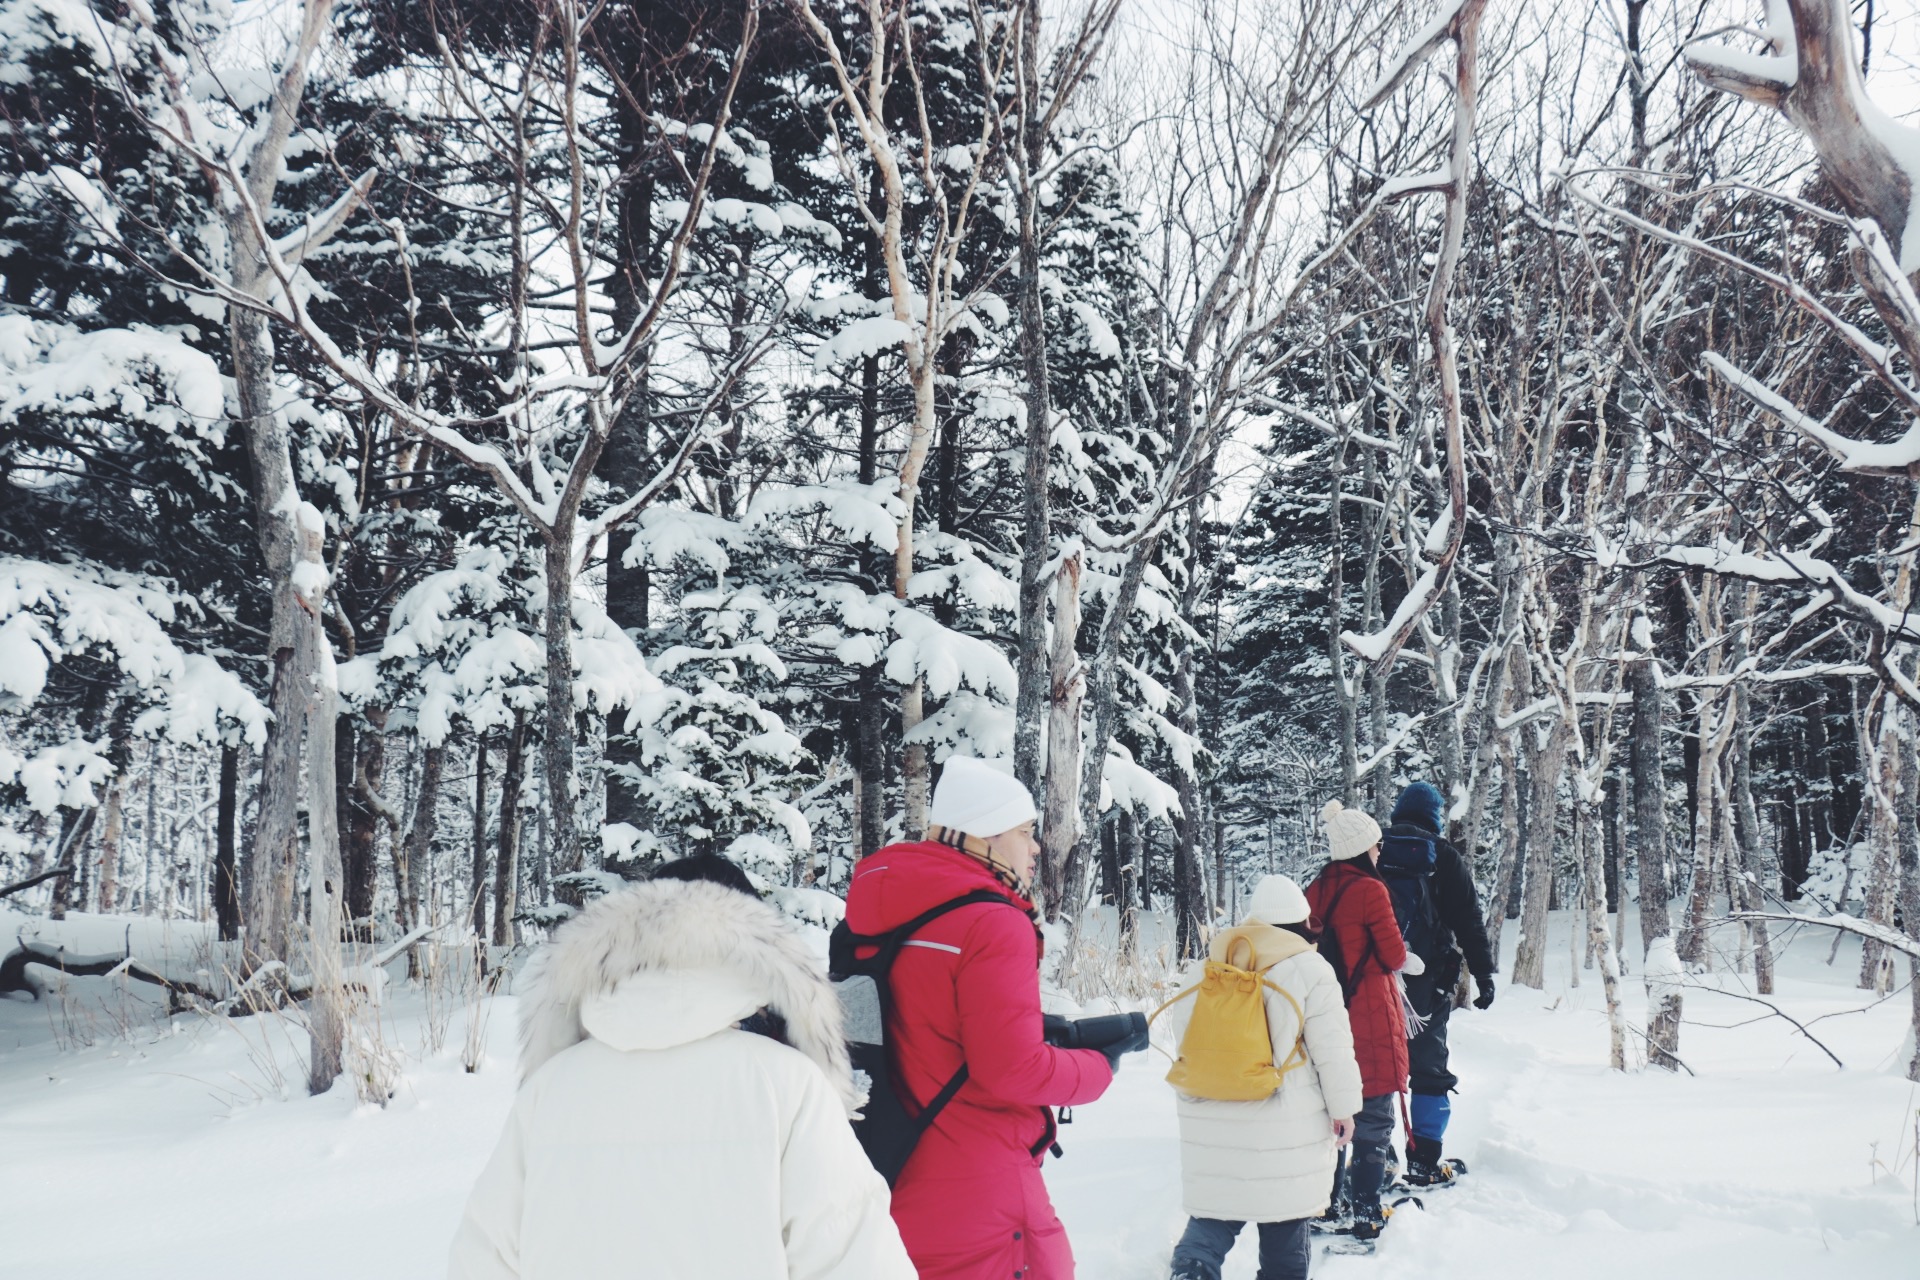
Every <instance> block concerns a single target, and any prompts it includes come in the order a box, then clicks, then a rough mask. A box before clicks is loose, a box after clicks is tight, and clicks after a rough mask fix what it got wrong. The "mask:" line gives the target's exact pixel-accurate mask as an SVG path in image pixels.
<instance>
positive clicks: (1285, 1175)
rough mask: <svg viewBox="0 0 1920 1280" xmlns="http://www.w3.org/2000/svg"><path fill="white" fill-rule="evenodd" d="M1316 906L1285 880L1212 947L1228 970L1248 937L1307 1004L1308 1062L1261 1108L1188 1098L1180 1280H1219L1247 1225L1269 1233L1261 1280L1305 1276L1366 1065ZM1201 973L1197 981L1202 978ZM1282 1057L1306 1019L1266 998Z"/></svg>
mask: <svg viewBox="0 0 1920 1280" xmlns="http://www.w3.org/2000/svg"><path fill="white" fill-rule="evenodd" d="M1308 915H1309V912H1308V909H1307V901H1306V898H1305V897H1304V896H1303V895H1302V894H1301V892H1300V888H1299V886H1298V885H1296V884H1295V883H1294V882H1293V881H1292V880H1290V879H1288V878H1287V877H1286V876H1267V877H1265V878H1264V879H1262V880H1261V881H1260V883H1259V885H1258V886H1257V887H1256V888H1255V889H1254V894H1253V900H1252V902H1251V903H1250V904H1249V907H1248V910H1247V923H1246V924H1244V925H1242V926H1240V927H1239V928H1237V929H1230V930H1227V931H1225V932H1223V933H1221V934H1219V935H1218V936H1216V937H1215V938H1214V939H1213V942H1212V945H1211V947H1210V948H1209V957H1210V958H1211V959H1213V960H1217V961H1224V960H1226V959H1227V957H1228V954H1229V952H1230V951H1235V950H1237V951H1239V952H1240V957H1241V958H1242V959H1244V957H1245V949H1244V948H1240V947H1238V946H1237V943H1238V941H1239V940H1240V939H1245V940H1246V941H1247V942H1249V943H1251V944H1252V947H1253V954H1254V965H1255V967H1256V968H1260V969H1264V970H1265V971H1266V977H1267V979H1268V980H1269V981H1270V982H1272V983H1274V984H1275V985H1277V986H1279V987H1281V988H1283V989H1284V990H1285V991H1286V992H1287V993H1288V994H1290V995H1291V996H1292V997H1293V998H1294V1000H1296V1001H1298V1002H1299V1006H1300V1011H1301V1013H1304V1014H1305V1018H1306V1022H1305V1027H1304V1039H1303V1041H1302V1047H1303V1049H1304V1050H1305V1053H1306V1061H1305V1062H1304V1063H1302V1064H1301V1065H1299V1066H1297V1067H1295V1068H1294V1069H1292V1070H1291V1071H1288V1072H1287V1074H1286V1075H1285V1077H1284V1078H1283V1079H1282V1080H1281V1083H1280V1087H1279V1088H1278V1089H1277V1090H1275V1091H1274V1092H1273V1093H1272V1094H1270V1095H1268V1096H1267V1097H1265V1098H1262V1099H1260V1100H1259V1101H1257V1102H1221V1101H1216V1100H1213V1099H1209V1098H1194V1097H1188V1096H1186V1095H1184V1094H1182V1095H1180V1096H1179V1103H1178V1105H1179V1113H1180V1175H1181V1192H1182V1201H1183V1203H1184V1207H1185V1208H1186V1211H1187V1213H1188V1214H1189V1215H1191V1220H1190V1221H1189V1222H1188V1224H1187V1230H1186V1233H1185V1234H1184V1235H1183V1236H1182V1237H1181V1239H1180V1243H1179V1244H1178V1245H1177V1246H1176V1247H1175V1249H1174V1253H1173V1275H1174V1277H1175V1280H1219V1276H1220V1266H1221V1263H1222V1262H1223V1261H1224V1260H1225V1258H1226V1255H1227V1252H1228V1250H1230V1249H1231V1248H1232V1247H1233V1241H1234V1238H1235V1237H1236V1236H1237V1235H1238V1234H1239V1232H1240V1228H1241V1227H1242V1226H1244V1225H1245V1224H1246V1223H1249V1222H1253V1223H1257V1224H1259V1227H1260V1280H1296V1278H1300V1277H1305V1276H1306V1274H1307V1266H1308V1262H1309V1260H1310V1244H1309V1235H1308V1229H1307V1222H1308V1220H1309V1219H1311V1218H1313V1217H1315V1216H1317V1215H1319V1214H1320V1213H1322V1212H1323V1211H1325V1209H1326V1208H1327V1202H1328V1199H1329V1189H1330V1187H1331V1185H1332V1181H1333V1170H1334V1159H1335V1152H1336V1151H1337V1149H1338V1148H1339V1147H1340V1146H1343V1145H1345V1143H1346V1142H1347V1140H1348V1138H1349V1137H1350V1136H1351V1134H1352V1132H1353V1126H1352V1118H1353V1115H1354V1113H1355V1112H1356V1111H1358V1110H1359V1109H1360V1105H1361V1093H1360V1068H1359V1065H1358V1064H1357V1063H1356V1062H1355V1061H1354V1056H1353V1033H1352V1031H1351V1029H1350V1028H1349V1026H1348V1022H1347V1009H1346V1004H1345V1002H1344V1001H1343V1000H1342V999H1341V994H1340V982H1339V980H1338V979H1337V978H1335V977H1334V974H1333V967H1332V966H1331V965H1329V964H1328V963H1327V962H1326V961H1325V960H1324V959H1322V958H1321V956H1320V954H1319V952H1317V951H1316V950H1315V949H1314V945H1313V943H1312V942H1311V941H1309V940H1308V936H1309V930H1308V928H1307V920H1308ZM1198 976H1199V975H1198V974H1197V973H1196V974H1194V975H1193V977H1192V980H1193V981H1198ZM1265 997H1266V998H1265V1002H1264V1003H1265V1008H1266V1014H1267V1030H1268V1033H1269V1036H1270V1038H1271V1039H1272V1041H1273V1060H1274V1062H1275V1063H1278V1064H1284V1063H1285V1062H1286V1061H1287V1059H1288V1057H1289V1055H1291V1054H1292V1053H1293V1048H1294V1043H1295V1041H1296V1039H1301V1037H1302V1033H1303V1028H1302V1025H1301V1016H1300V1014H1299V1013H1296V1012H1295V1011H1294V1006H1293V1004H1292V1003H1290V1002H1289V1001H1288V1000H1287V999H1286V997H1284V996H1282V995H1280V994H1278V993H1277V992H1274V991H1272V990H1268V991H1266V992H1265ZM1192 1007H1193V1001H1192V1000H1183V1001H1181V1002H1180V1003H1179V1004H1177V1005H1175V1006H1174V1007H1173V1008H1172V1009H1170V1010H1169V1011H1168V1016H1169V1018H1170V1019H1173V1020H1174V1028H1173V1029H1174V1031H1175V1033H1176V1034H1184V1033H1185V1030H1186V1024H1187V1022H1188V1021H1190V1020H1191V1016H1192V1015H1191V1010H1192Z"/></svg>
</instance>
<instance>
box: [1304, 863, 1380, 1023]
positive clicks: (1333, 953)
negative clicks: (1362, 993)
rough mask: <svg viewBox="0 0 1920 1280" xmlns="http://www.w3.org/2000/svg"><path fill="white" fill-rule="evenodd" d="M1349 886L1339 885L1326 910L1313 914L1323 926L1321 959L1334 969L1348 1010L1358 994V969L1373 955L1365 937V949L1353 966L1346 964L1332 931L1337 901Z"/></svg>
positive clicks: (1370, 939) (1337, 934)
mask: <svg viewBox="0 0 1920 1280" xmlns="http://www.w3.org/2000/svg"><path fill="white" fill-rule="evenodd" d="M1352 885H1353V882H1352V881H1351V880H1347V881H1344V882H1342V883H1341V885H1340V887H1339V888H1338V889H1335V890H1334V891H1333V896H1332V897H1331V898H1329V899H1328V900H1327V905H1326V907H1325V908H1324V909H1323V910H1321V911H1319V912H1316V913H1315V914H1317V915H1318V916H1319V917H1320V920H1321V922H1322V925H1323V927H1322V928H1321V930H1320V941H1319V943H1318V946H1319V950H1320V957H1321V959H1323V960H1325V961H1326V962H1327V963H1328V964H1329V965H1331V966H1333V976H1334V977H1335V978H1338V979H1339V980H1340V998H1341V1000H1342V1001H1344V1002H1345V1003H1346V1004H1347V1005H1348V1006H1349V1007H1351V1006H1352V1004H1353V997H1354V993H1355V992H1357V991H1359V990H1360V970H1361V967H1362V966H1364V965H1365V964H1366V963H1367V959H1368V958H1369V957H1370V956H1372V955H1373V954H1374V947H1373V935H1372V934H1368V935H1367V945H1366V946H1365V947H1364V948H1363V949H1362V950H1361V952H1360V954H1359V955H1358V956H1355V957H1354V959H1353V963H1352V964H1349V963H1347V957H1346V953H1345V952H1343V951H1341V949H1340V931H1339V930H1338V929H1336V928H1334V927H1333V913H1334V912H1335V911H1337V910H1338V909H1339V907H1340V900H1341V899H1342V898H1344V897H1346V896H1347V890H1348V889H1349V888H1351V887H1352Z"/></svg>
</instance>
